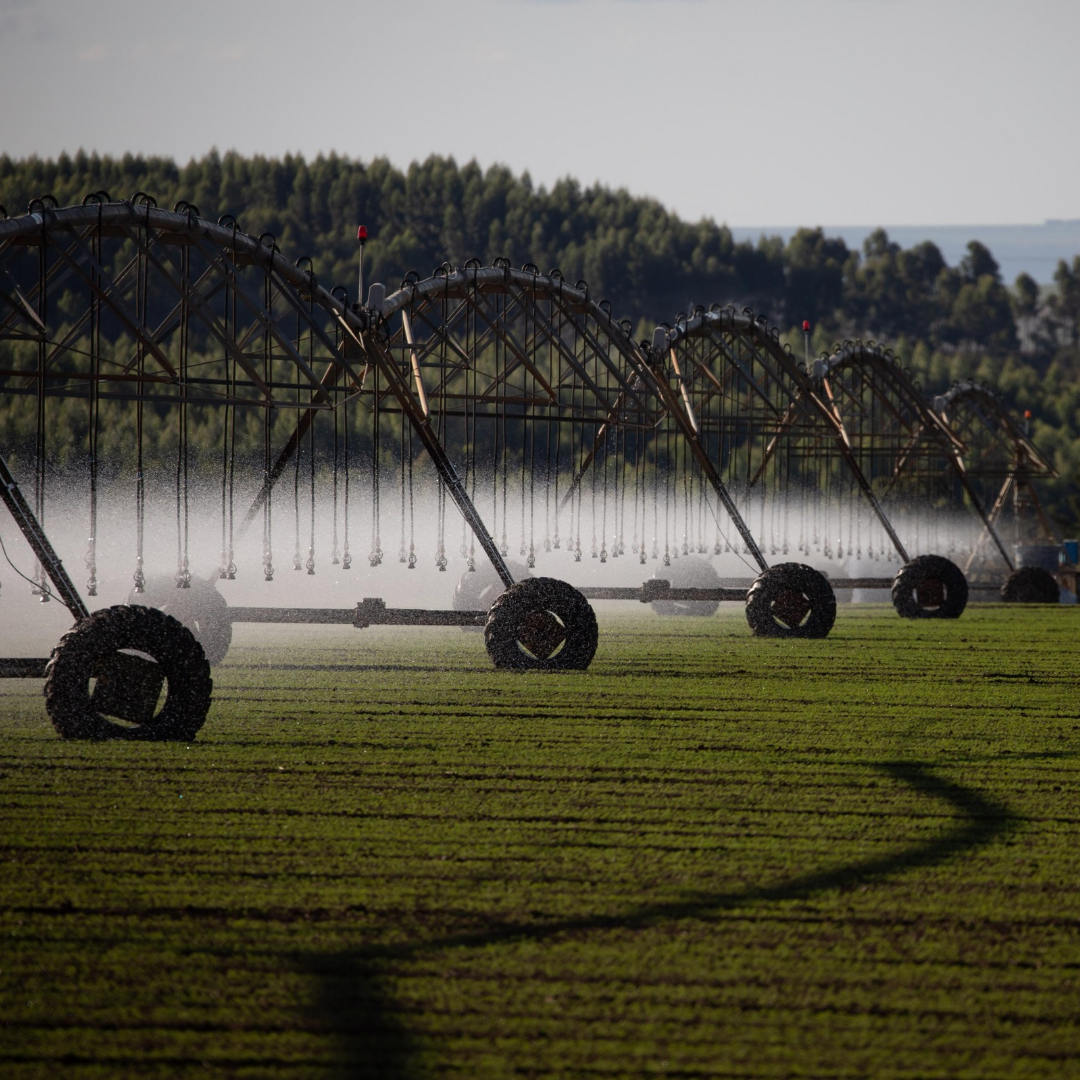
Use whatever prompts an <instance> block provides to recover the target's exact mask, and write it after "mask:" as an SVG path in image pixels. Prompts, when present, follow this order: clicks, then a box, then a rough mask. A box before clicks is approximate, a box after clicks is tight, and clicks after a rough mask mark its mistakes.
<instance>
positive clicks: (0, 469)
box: [0, 454, 90, 619]
mask: <svg viewBox="0 0 1080 1080" xmlns="http://www.w3.org/2000/svg"><path fill="white" fill-rule="evenodd" d="M0 498H2V499H3V500H4V505H5V506H6V507H7V508H8V509H9V510H10V511H11V516H12V517H13V518H14V519H15V524H16V525H18V526H19V529H20V531H21V532H22V534H23V537H24V538H25V539H26V542H27V543H28V544H29V545H30V550H31V551H33V553H34V554H35V555H36V556H37V560H38V562H39V563H41V566H42V569H43V570H44V571H45V573H46V574H48V575H49V580H50V581H51V582H52V584H53V588H54V589H55V590H56V595H57V596H58V597H59V598H60V602H61V603H62V604H63V605H64V606H65V607H66V608H67V609H68V611H70V612H71V614H72V615H74V616H75V618H76V619H85V618H88V617H89V615H90V610H89V609H88V608H87V606H86V604H84V603H83V599H82V597H81V596H80V595H79V590H78V589H76V588H75V586H74V584H73V583H72V581H71V578H69V577H68V573H67V571H66V570H65V569H64V564H63V563H62V562H61V561H60V559H59V557H58V556H57V554H56V552H55V551H54V550H53V546H52V544H50V543H49V538H48V537H47V536H46V535H45V530H44V529H43V528H42V527H41V525H40V524H39V522H38V519H37V518H36V517H35V516H34V512H33V510H31V509H30V505H29V503H27V501H26V499H25V498H24V497H23V493H22V492H21V491H20V490H19V485H18V484H17V483H15V477H14V476H12V475H11V470H10V469H9V468H8V467H7V462H6V461H5V460H4V457H3V455H2V454H0Z"/></svg>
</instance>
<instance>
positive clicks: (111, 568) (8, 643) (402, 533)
mask: <svg viewBox="0 0 1080 1080" xmlns="http://www.w3.org/2000/svg"><path fill="white" fill-rule="evenodd" d="M678 486H679V485H677V484H673V485H672V488H673V491H672V497H671V499H670V501H669V502H668V504H667V510H666V513H665V503H664V499H663V496H662V494H661V495H659V497H657V498H654V497H653V493H652V492H648V493H647V498H646V503H645V505H644V506H642V505H641V503H640V501H639V500H635V499H634V498H633V496H632V495H631V494H629V493H628V494H627V495H626V497H625V498H624V499H623V500H621V502H620V501H617V500H615V499H614V498H609V499H608V501H607V506H606V509H605V505H604V500H603V497H602V495H600V494H597V498H596V500H595V506H594V501H593V493H592V491H591V489H590V487H589V486H588V484H587V483H586V484H585V485H583V489H582V492H581V500H580V506H578V503H577V500H576V499H575V500H573V509H571V506H570V505H567V506H566V508H565V509H563V510H562V511H561V513H559V514H558V516H557V517H556V514H555V499H554V494H553V492H551V491H546V490H545V488H544V486H543V485H542V484H537V485H536V486H535V488H534V490H533V493H532V500H531V502H530V500H529V499H528V498H526V500H525V501H524V506H523V502H522V499H521V496H520V491H519V490H516V489H515V488H514V487H510V488H509V489H508V493H507V504H506V514H505V530H506V531H505V540H506V543H505V548H506V555H505V557H506V559H507V560H508V562H510V563H511V564H512V570H514V572H515V573H519V572H520V571H521V570H522V569H525V568H526V564H527V561H528V557H529V549H530V540H531V547H532V552H533V556H534V559H535V567H534V568H533V569H532V570H531V573H532V574H533V575H534V576H541V575H543V576H548V577H557V578H561V579H563V580H565V581H568V582H569V583H570V584H572V585H575V586H578V587H583V586H623V587H636V586H639V585H641V583H642V582H643V581H645V580H646V579H648V578H653V577H658V578H663V577H667V578H669V579H671V580H673V581H674V582H675V583H676V584H677V585H678V584H681V585H683V586H686V585H695V586H698V587H710V586H713V585H715V584H716V579H715V578H714V577H712V576H711V575H710V574H709V573H708V571H706V572H705V575H704V576H703V577H702V578H701V579H700V580H698V579H697V578H696V577H695V571H697V573H698V574H700V573H701V565H702V563H705V562H707V563H708V564H709V565H710V566H711V567H712V568H713V570H714V571H715V574H716V575H718V576H719V578H720V579H722V580H724V581H732V582H735V581H741V582H746V581H748V580H749V579H751V578H753V577H754V576H756V574H757V573H758V570H757V566H756V564H755V563H754V560H753V558H752V556H751V555H750V554H749V552H748V550H747V549H746V546H745V544H743V543H742V542H741V541H739V539H738V535H737V533H736V530H735V529H734V527H733V525H732V523H731V521H730V519H729V518H728V517H727V514H726V513H725V512H724V511H723V510H722V509H720V511H719V513H718V514H716V513H715V512H714V511H715V509H716V500H715V499H714V498H713V497H710V498H709V499H708V500H707V501H703V500H702V499H701V497H700V492H698V493H696V494H693V495H692V497H691V499H690V505H689V508H688V505H687V502H686V500H685V499H683V498H681V492H676V491H674V488H677V487H678ZM563 487H564V490H563V492H561V493H560V501H561V499H562V497H563V496H564V495H565V484H564V485H563ZM24 490H25V491H26V492H27V493H29V490H30V489H29V486H28V485H27V486H25V487H24ZM256 490H257V485H256V484H255V483H254V481H252V482H251V483H249V484H248V485H247V486H246V487H245V488H244V489H243V495H242V496H241V495H240V494H238V495H237V498H236V500H235V507H234V512H233V513H234V527H233V535H234V541H233V557H234V562H235V564H236V568H237V569H236V577H235V579H234V580H222V579H220V578H219V567H220V565H221V554H222V516H221V489H220V486H219V484H217V483H215V482H200V483H197V484H193V485H192V487H191V488H190V491H189V510H188V519H187V521H188V525H187V528H188V564H189V568H190V572H191V574H192V576H193V577H202V578H204V579H207V580H212V581H213V583H214V585H215V587H216V588H217V589H218V590H219V591H220V593H221V595H222V596H223V597H224V598H225V599H226V601H227V602H228V603H229V605H230V606H234V607H236V606H243V607H249V606H250V607H333V608H342V607H352V606H354V605H355V604H356V603H358V602H359V601H361V600H363V599H364V598H365V597H381V598H382V599H383V600H385V601H386V604H387V605H388V606H389V607H417V608H449V607H451V606H452V603H453V597H454V590H455V586H456V585H457V583H458V581H459V580H460V579H461V577H462V575H463V574H465V573H467V572H468V562H469V558H470V554H471V556H472V558H473V559H474V561H475V565H476V567H477V573H478V574H480V575H483V576H485V577H488V578H490V575H491V573H492V571H491V568H490V564H489V563H488V561H487V559H486V557H485V555H484V553H483V550H482V549H481V547H480V545H479V544H478V543H476V542H475V540H474V539H473V537H472V534H471V533H467V532H466V531H465V529H464V527H463V526H464V521H463V519H462V517H461V516H460V514H459V513H458V511H457V509H456V507H455V506H454V505H453V504H452V502H450V500H449V498H447V499H446V501H445V510H444V515H445V517H444V520H445V525H444V528H443V537H444V553H445V557H446V569H445V570H440V569H439V568H438V565H437V558H438V554H439V500H438V496H437V492H436V490H435V489H434V487H433V485H430V484H425V485H422V486H421V487H419V488H417V489H416V490H415V491H414V496H413V500H412V509H411V511H410V509H409V500H408V498H407V497H406V505H405V512H404V517H403V514H402V504H401V490H400V487H399V486H398V485H397V484H396V483H395V481H394V480H392V479H391V480H389V481H388V482H387V483H386V484H385V486H384V487H383V488H382V491H381V498H380V517H379V524H380V527H379V540H380V546H381V549H382V560H381V563H380V564H379V565H375V566H373V565H371V555H372V550H373V539H374V531H373V513H372V499H371V494H370V490H365V489H363V488H361V489H360V490H357V488H356V487H354V488H353V490H352V492H351V494H350V507H349V524H348V542H349V552H350V554H351V556H352V565H351V568H350V569H348V570H346V569H345V568H344V565H343V564H342V562H340V561H339V562H338V563H337V564H335V563H334V562H333V554H334V550H335V523H334V509H333V497H332V491H331V488H330V484H329V482H328V481H325V482H324V481H323V480H320V482H319V485H318V495H317V498H316V506H315V527H314V566H315V572H314V574H309V573H308V572H307V568H306V563H307V560H308V555H309V547H311V544H312V526H311V499H310V489H307V490H305V489H304V487H303V486H301V489H300V492H299V538H298V536H297V513H296V504H295V502H294V493H293V487H292V478H291V474H287V475H286V476H285V477H283V479H282V480H281V481H280V482H279V485H278V487H277V488H276V489H275V493H274V497H273V502H272V513H271V553H272V562H273V568H274V573H273V580H271V581H267V580H265V575H264V573H263V522H264V518H263V515H262V513H259V515H258V516H257V517H256V518H255V520H254V521H253V522H252V524H251V526H250V527H249V528H248V529H247V530H246V531H243V530H242V521H243V517H244V515H245V513H246V511H247V508H248V506H250V505H251V500H252V498H253V497H254V494H255V491H256ZM133 492H134V489H133V486H131V485H128V484H120V483H114V484H112V485H110V486H109V487H108V488H106V489H105V491H104V492H103V493H102V495H101V496H100V498H99V504H98V529H97V543H96V552H97V560H96V563H97V583H98V587H97V596H96V597H90V596H89V595H88V594H87V581H88V578H89V571H88V567H87V564H86V555H87V551H88V547H89V545H88V536H89V502H88V496H87V491H86V486H85V484H84V483H81V482H79V481H78V480H74V479H73V480H68V481H64V480H62V479H58V480H52V481H50V482H49V484H48V488H47V493H48V494H47V505H46V512H45V516H44V523H45V530H46V533H47V535H48V537H49V539H50V541H51V543H52V544H53V546H54V547H55V549H56V551H57V553H58V554H59V556H60V558H61V560H62V561H63V563H64V566H65V568H66V569H67V571H68V573H69V575H70V576H71V578H72V580H73V581H74V583H75V585H76V587H77V588H78V590H79V592H80V594H81V595H82V596H83V599H84V600H85V601H86V602H87V604H88V606H89V607H90V608H91V609H92V610H93V609H96V608H99V607H106V606H109V605H112V604H122V603H124V602H125V601H126V600H127V598H128V595H129V593H130V592H131V589H132V585H133V576H134V573H135V569H136V520H135V510H134V493H133ZM476 502H477V506H478V509H479V511H480V513H481V515H482V517H483V518H484V520H485V522H486V523H487V524H488V525H489V528H491V530H492V533H493V535H494V538H495V540H496V543H498V544H500V546H502V542H503V525H504V515H503V513H502V509H501V503H500V504H498V506H499V508H498V509H497V511H496V512H495V513H494V514H493V512H492V502H491V496H490V492H486V493H478V495H477V499H476ZM737 503H738V505H739V506H740V509H741V511H742V513H743V514H744V516H745V518H746V520H747V522H748V524H749V526H750V528H751V530H752V532H753V533H754V535H755V538H756V540H757V542H758V543H759V545H760V546H761V548H762V550H763V552H764V554H765V557H766V559H767V560H768V561H769V563H770V564H776V563H779V562H803V563H807V564H809V565H811V566H814V567H816V568H817V569H820V570H822V571H823V572H825V573H826V574H827V575H829V576H830V577H831V578H833V579H841V578H845V577H892V575H893V574H894V573H895V572H896V570H897V569H898V568H899V565H900V564H899V560H898V558H897V556H896V554H895V552H894V551H893V550H892V549H891V547H890V546H889V545H888V543H887V540H886V537H885V534H884V531H883V530H882V528H881V526H880V525H879V524H878V523H877V521H876V520H875V519H873V518H872V516H871V514H870V511H869V508H868V507H867V506H866V504H865V503H863V504H861V505H857V504H853V503H851V502H849V501H845V502H844V503H843V505H842V506H841V505H840V504H839V503H838V502H837V501H836V500H829V501H828V502H826V501H824V500H821V499H818V500H815V501H812V502H811V501H809V500H807V499H803V500H799V499H797V498H792V499H790V500H789V501H788V503H787V504H786V505H785V504H784V503H782V502H780V501H777V500H772V499H770V500H767V501H766V502H764V503H763V502H762V500H761V499H760V498H756V497H755V498H752V499H750V500H737ZM530 517H531V519H532V526H531V529H530ZM635 517H636V522H637V524H636V527H635ZM891 520H892V522H893V525H894V527H895V528H896V529H897V531H898V532H899V534H900V536H901V538H902V539H903V540H904V542H905V545H906V546H907V547H908V549H909V553H910V554H912V555H915V554H920V553H923V552H933V553H936V554H942V555H946V556H949V557H952V558H953V559H954V560H955V561H958V562H961V561H962V560H963V557H964V556H965V555H966V553H967V552H968V551H969V550H970V548H971V545H972V544H973V543H975V541H976V539H977V537H978V528H977V524H978V522H977V519H976V518H975V517H974V515H973V514H967V515H965V514H952V515H950V514H944V513H933V512H928V513H926V512H903V511H894V512H893V513H892V514H891ZM556 535H558V544H559V546H558V548H556V547H555V546H554V545H555V540H556ZM0 537H2V538H3V541H4V544H5V547H6V549H7V553H8V556H9V558H10V559H11V561H12V562H13V563H14V564H15V566H16V567H17V568H18V569H19V570H20V571H21V572H22V573H24V574H26V575H28V576H32V575H33V568H34V557H33V554H32V552H31V551H30V548H29V546H28V545H27V544H26V543H25V541H24V540H23V538H22V536H21V534H20V533H19V532H18V530H17V529H16V528H15V525H14V522H13V521H12V519H11V518H10V516H8V515H6V513H5V515H4V518H2V519H0ZM177 537H178V523H177V510H176V493H175V488H174V487H173V486H171V485H170V484H168V483H164V482H163V483H159V484H156V485H155V484H151V485H149V486H148V495H147V505H146V516H145V524H144V572H145V575H146V577H147V579H148V580H150V579H153V578H166V579H169V580H172V579H174V577H175V575H176V572H177V567H178V559H179V550H178V542H177ZM785 537H786V539H787V544H786V551H785V544H784V540H785ZM345 540H346V529H345V515H344V488H343V486H342V485H341V484H339V491H338V509H337V533H336V542H337V551H338V554H339V557H343V555H344V551H345ZM620 540H621V548H622V552H621V554H616V551H617V549H618V548H619V547H620ZM642 542H644V546H645V562H644V563H642V562H641V559H640V554H639V551H640V545H641V544H642ZM579 544H580V549H581V558H580V561H579V560H577V559H575V553H576V552H575V549H576V547H577V545H579ZM410 545H411V546H412V548H413V552H414V554H415V556H416V565H415V567H413V568H412V569H410V568H409V567H408V563H407V561H402V555H403V554H404V556H405V559H406V560H407V559H408V555H409V548H410ZM684 545H685V551H684ZM718 547H719V549H720V550H719V553H717V548H718ZM635 548H638V551H635ZM594 552H595V554H594ZM665 552H666V553H667V555H668V565H665ZM297 555H298V556H299V560H300V564H301V568H300V569H299V570H297V569H295V568H294V561H295V559H296V557H297ZM680 567H681V569H680ZM687 575H689V580H688V579H687ZM0 597H2V600H3V604H4V619H3V620H2V622H0V654H3V655H9V656H46V655H48V653H49V652H50V651H51V649H52V647H53V646H54V645H55V644H56V642H57V640H58V639H59V637H60V635H61V634H62V633H64V632H65V631H66V630H67V629H69V628H70V625H71V619H70V616H69V615H68V612H67V610H66V608H64V607H63V605H62V604H60V603H59V602H56V601H50V602H48V603H41V602H40V601H39V600H38V599H37V598H36V597H35V596H33V595H32V590H31V586H30V584H29V583H27V582H26V581H24V580H22V579H21V578H19V577H18V576H17V574H16V573H15V571H14V570H13V569H12V567H11V566H9V565H8V564H7V563H6V562H4V563H0ZM856 599H873V600H884V599H887V594H885V593H884V592H882V593H880V594H878V593H877V592H876V591H875V592H874V593H873V594H870V593H864V594H859V595H857V596H856ZM611 603H613V604H619V606H620V607H621V608H622V609H624V610H626V605H625V603H624V602H616V601H613V602H611Z"/></svg>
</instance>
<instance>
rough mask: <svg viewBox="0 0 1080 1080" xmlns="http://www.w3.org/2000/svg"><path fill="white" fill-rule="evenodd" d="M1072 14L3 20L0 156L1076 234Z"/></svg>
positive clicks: (385, 13) (223, 10)
mask: <svg viewBox="0 0 1080 1080" xmlns="http://www.w3.org/2000/svg"><path fill="white" fill-rule="evenodd" d="M1078 45H1080V3H1077V2H1076V0H1024V2H1006V0H930V2H926V0H566V2H560V0H441V2H431V0H405V2H396V3H373V2H369V0H353V2H347V3H346V2H339V0H307V2H302V0H261V2H259V0H188V2H185V3H161V2H157V0H78V2H76V0H0V102H2V106H0V153H7V154H9V155H11V156H13V157H23V156H27V155H30V154H37V155H39V156H41V157H52V156H55V155H57V154H58V153H60V152H61V151H65V150H66V151H69V152H74V151H76V150H78V149H79V148H80V147H82V148H85V149H87V150H96V151H98V152H100V153H103V154H104V153H109V154H122V153H124V152H125V151H132V152H136V153H143V154H163V155H167V156H170V157H174V158H176V159H177V160H178V161H180V162H184V161H186V160H187V159H188V158H190V157H192V156H200V155H202V154H203V153H205V152H206V151H207V150H209V149H210V148H211V147H214V146H216V147H218V148H219V149H220V150H222V151H224V150H227V149H236V150H239V151H240V152H242V153H245V154H251V153H260V154H266V155H281V154H284V153H286V152H288V151H294V152H297V151H298V152H301V153H303V154H304V155H305V156H307V157H314V156H315V155H317V154H318V153H320V152H329V151H332V150H333V151H337V152H338V153H340V154H344V155H347V156H349V157H352V158H359V159H361V160H365V161H367V160H370V159H371V158H373V157H377V156H385V157H388V158H389V159H390V160H391V161H393V162H394V163H395V164H396V165H399V166H405V165H407V164H408V163H409V162H410V161H412V160H414V159H417V158H421V159H422V158H424V157H426V156H427V155H429V154H432V153H437V154H446V155H453V156H454V157H455V158H456V159H457V160H458V162H459V163H463V162H465V161H468V160H469V159H471V158H475V159H476V160H478V161H479V162H480V164H481V165H483V166H488V165H490V164H492V163H495V162H501V163H503V164H506V165H508V166H509V167H510V168H511V169H513V170H514V172H515V173H520V172H522V171H525V170H528V171H529V173H530V174H531V175H532V178H533V180H534V181H535V182H536V183H538V184H540V183H542V184H546V185H550V184H551V183H552V182H553V181H555V180H557V179H558V178H560V177H563V176H567V175H570V176H573V177H576V178H577V179H578V180H580V181H581V182H582V183H584V184H589V183H592V182H594V181H600V182H602V183H604V184H608V185H611V186H613V187H625V188H627V189H629V190H630V191H631V192H632V193H634V194H635V195H650V196H653V197H655V198H657V199H659V200H660V201H661V202H662V203H664V204H665V205H666V206H668V207H669V208H671V209H673V210H675V211H677V212H678V213H679V214H681V215H682V216H683V217H685V218H688V219H691V220H694V219H697V218H700V217H702V216H708V217H712V218H714V219H715V220H717V221H726V222H728V223H729V224H731V225H762V226H768V225H795V224H799V225H816V224H824V225H856V224H886V225H888V224H895V225H905V224H911V225H914V224H1002V223H1024V222H1041V221H1043V220H1044V219H1046V218H1078V217H1080V184H1078V183H1077V177H1078V175H1080V137H1078V136H1080V132H1078V130H1077V127H1078V125H1077V119H1076V112H1077V106H1078V104H1080V60H1078V56H1077V49H1078Z"/></svg>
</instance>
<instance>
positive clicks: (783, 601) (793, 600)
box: [772, 589, 810, 629]
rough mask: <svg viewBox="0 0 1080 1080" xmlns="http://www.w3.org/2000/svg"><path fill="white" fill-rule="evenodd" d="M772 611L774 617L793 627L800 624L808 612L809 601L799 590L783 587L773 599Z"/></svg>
mask: <svg viewBox="0 0 1080 1080" xmlns="http://www.w3.org/2000/svg"><path fill="white" fill-rule="evenodd" d="M772 613H773V617H774V618H776V619H778V620H779V621H780V622H782V623H783V624H784V625H785V626H790V627H791V628H792V629H794V628H795V627H796V626H801V625H802V622H803V620H804V619H805V618H806V616H807V615H809V614H810V601H809V600H807V599H806V597H805V596H804V595H803V594H802V593H801V592H796V591H795V590H794V589H785V590H784V591H783V592H782V593H780V595H779V596H777V598H776V599H775V600H774V601H773V604H772Z"/></svg>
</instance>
